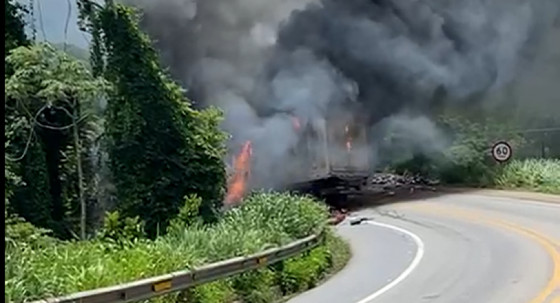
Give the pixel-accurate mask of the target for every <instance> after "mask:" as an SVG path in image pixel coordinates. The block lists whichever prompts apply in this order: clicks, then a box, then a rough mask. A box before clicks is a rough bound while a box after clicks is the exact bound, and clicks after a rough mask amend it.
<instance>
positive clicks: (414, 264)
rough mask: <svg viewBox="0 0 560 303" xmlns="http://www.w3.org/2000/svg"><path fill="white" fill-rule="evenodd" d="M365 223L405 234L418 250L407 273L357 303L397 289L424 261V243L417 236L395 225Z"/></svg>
mask: <svg viewBox="0 0 560 303" xmlns="http://www.w3.org/2000/svg"><path fill="white" fill-rule="evenodd" d="M364 223H367V224H371V225H377V226H380V227H385V228H389V229H392V230H396V231H398V232H400V233H403V234H405V235H407V236H409V237H411V238H412V240H414V242H416V245H417V247H418V249H417V250H416V256H414V259H413V260H412V262H411V263H410V265H409V266H408V267H407V268H406V270H405V271H403V272H402V273H401V275H400V276H398V277H397V278H396V279H395V280H393V281H392V282H391V283H389V284H387V285H385V286H384V287H383V288H381V289H379V290H377V291H376V292H374V293H372V294H371V295H369V296H367V297H365V298H363V299H362V300H360V301H358V302H356V303H368V302H370V301H371V300H373V299H375V298H377V297H379V296H381V295H382V294H384V293H385V292H387V291H388V290H389V289H391V288H393V287H395V286H396V285H397V284H399V283H400V282H402V281H403V280H404V279H406V278H407V277H408V276H409V275H410V274H411V273H412V272H413V271H414V269H416V267H417V266H418V264H420V261H421V260H422V257H424V242H422V239H420V237H418V236H417V235H415V234H413V233H412V232H410V231H408V230H406V229H403V228H400V227H397V226H393V225H389V224H384V223H378V222H371V221H366V222H364Z"/></svg>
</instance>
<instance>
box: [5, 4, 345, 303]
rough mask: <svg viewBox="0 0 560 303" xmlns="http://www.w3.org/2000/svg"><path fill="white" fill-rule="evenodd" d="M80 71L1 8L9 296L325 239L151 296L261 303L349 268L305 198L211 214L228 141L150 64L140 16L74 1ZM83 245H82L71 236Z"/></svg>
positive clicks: (34, 295)
mask: <svg viewBox="0 0 560 303" xmlns="http://www.w3.org/2000/svg"><path fill="white" fill-rule="evenodd" d="M78 4H79V7H80V19H81V20H80V25H81V26H82V27H83V28H84V29H86V30H88V31H89V32H90V33H91V34H92V36H93V39H92V41H93V42H92V47H91V50H90V56H89V59H90V64H86V63H85V62H82V61H83V59H84V58H85V57H86V56H85V54H84V53H83V52H79V50H76V49H74V48H72V47H71V46H70V47H69V48H68V49H67V50H66V52H64V51H63V50H61V47H60V45H58V46H53V45H50V44H48V43H40V44H39V43H35V42H33V41H29V40H28V39H27V37H26V36H25V32H24V31H23V29H24V22H23V21H22V20H23V16H24V14H25V13H26V11H25V9H24V7H23V6H20V5H18V4H16V2H15V1H10V0H6V3H5V5H6V32H5V39H6V41H5V42H6V53H5V65H6V67H7V69H6V70H7V71H6V73H5V76H6V77H5V78H6V80H5V95H6V97H5V109H6V114H5V122H6V123H5V134H6V140H5V148H6V153H5V160H6V166H5V176H6V179H5V194H6V199H5V209H4V215H5V227H6V235H5V245H6V250H5V259H4V260H5V268H4V270H5V289H6V291H5V300H6V301H7V302H22V301H27V300H35V299H40V298H44V297H51V296H58V295H63V294H68V293H72V292H76V291H82V290H87V289H93V288H97V287H103V286H110V285H114V284H117V283H123V282H129V281H134V280H137V279H141V278H146V277H151V276H155V275H158V274H163V273H168V272H171V271H175V270H182V269H188V268H192V267H194V266H199V265H203V264H208V263H211V262H214V261H217V260H224V259H228V258H231V257H234V256H241V255H247V254H251V253H256V252H259V251H262V250H265V249H267V248H271V247H276V246H279V245H283V244H287V243H289V242H292V241H294V240H296V239H300V238H303V237H305V236H308V235H311V234H314V233H320V232H324V234H325V241H324V242H323V243H322V244H321V245H320V246H318V247H316V248H314V249H313V250H311V251H309V252H306V253H304V254H303V255H301V256H298V257H296V258H293V259H291V260H286V261H285V262H281V263H279V264H275V265H273V266H270V267H268V268H262V269H258V270H255V271H253V272H248V273H244V274H241V275H238V276H235V277H231V278H229V279H225V280H222V281H217V282H215V283H211V284H208V285H201V286H199V287H196V288H193V289H189V290H187V291H185V292H182V293H176V294H170V295H167V296H165V297H162V298H158V299H154V300H153V301H154V302H178V301H179V302H182V301H185V300H188V302H201V303H206V302H233V301H234V300H242V301H243V302H270V301H273V300H279V299H281V298H283V297H285V296H287V295H290V294H293V293H294V292H298V291H302V290H305V289H308V288H310V287H313V286H314V285H316V284H317V283H319V281H320V280H321V279H323V278H324V277H326V276H327V275H329V274H331V273H332V272H333V271H334V270H338V269H340V268H342V266H343V265H344V263H345V262H346V261H347V260H348V257H349V250H348V246H347V245H346V244H345V243H344V242H342V240H340V239H339V238H336V237H335V236H334V235H333V233H332V231H331V230H330V229H329V228H328V227H327V226H326V219H327V216H328V212H327V210H326V208H325V207H324V206H323V205H322V204H321V203H318V201H316V200H314V199H312V198H310V197H301V196H295V195H290V194H276V193H268V194H267V193H255V194H252V195H251V196H249V197H247V198H246V199H245V200H244V203H243V205H242V206H241V207H238V208H235V209H231V210H228V211H225V212H224V211H223V210H221V208H220V207H221V203H222V198H223V194H224V188H225V180H226V174H225V169H224V167H225V166H224V162H223V158H224V153H225V139H226V135H225V134H224V133H223V132H221V131H220V129H219V123H220V120H221V113H220V111H219V110H217V109H215V108H208V109H205V110H195V109H193V108H192V107H191V104H190V101H189V100H188V99H187V98H186V97H185V96H184V94H183V90H182V89H181V88H180V87H179V86H178V85H177V84H175V83H174V82H173V81H172V80H171V79H170V77H169V76H168V75H167V74H166V72H165V71H164V70H163V69H162V67H161V66H160V64H159V60H158V56H157V54H156V52H155V51H154V49H153V48H152V46H151V42H150V40H149V39H148V38H147V36H146V35H145V34H144V33H142V32H141V31H140V30H139V28H138V21H137V16H136V13H135V12H134V11H133V10H131V9H130V8H128V7H126V6H124V5H121V4H114V3H112V2H110V1H108V3H107V4H106V5H97V4H94V3H93V2H91V1H88V0H80V1H78ZM78 239H79V240H78Z"/></svg>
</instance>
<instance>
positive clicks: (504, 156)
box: [492, 141, 512, 162]
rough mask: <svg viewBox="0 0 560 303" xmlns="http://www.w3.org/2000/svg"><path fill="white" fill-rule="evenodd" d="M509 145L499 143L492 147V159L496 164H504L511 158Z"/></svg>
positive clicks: (503, 142) (502, 142)
mask: <svg viewBox="0 0 560 303" xmlns="http://www.w3.org/2000/svg"><path fill="white" fill-rule="evenodd" d="M511 155H512V150H511V145H509V144H508V143H507V142H505V141H500V142H497V143H496V144H494V146H492V157H493V158H494V160H496V161H498V162H506V161H507V160H509V159H510V158H511Z"/></svg>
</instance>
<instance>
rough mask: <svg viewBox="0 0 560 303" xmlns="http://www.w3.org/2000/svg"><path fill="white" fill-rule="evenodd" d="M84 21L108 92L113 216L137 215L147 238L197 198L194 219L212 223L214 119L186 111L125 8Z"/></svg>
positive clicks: (217, 152) (212, 114)
mask: <svg viewBox="0 0 560 303" xmlns="http://www.w3.org/2000/svg"><path fill="white" fill-rule="evenodd" d="M89 19H90V23H91V26H92V27H93V28H92V30H96V31H97V32H96V33H97V34H98V35H99V37H101V38H99V39H100V42H101V43H100V45H98V47H100V49H102V50H103V51H100V50H98V51H96V54H97V56H95V58H98V57H99V52H101V53H102V55H103V60H99V58H98V60H97V62H94V65H95V64H97V65H98V66H94V67H95V68H96V69H98V70H100V71H102V72H103V75H104V76H105V78H106V79H107V80H108V81H110V82H111V83H112V84H113V85H114V87H115V90H114V92H113V94H111V96H110V99H109V102H108V107H107V110H106V123H105V127H106V130H105V131H106V136H107V139H108V152H109V157H110V161H111V170H112V173H113V177H114V182H115V185H116V188H117V197H118V209H119V210H120V211H121V212H122V213H123V215H125V216H139V217H140V218H141V219H142V220H143V221H145V224H146V231H147V233H148V234H149V235H150V236H152V237H153V236H155V235H156V234H157V233H158V232H159V233H161V232H162V231H164V230H165V229H166V227H167V225H168V222H169V220H170V218H171V217H173V216H174V215H175V214H176V213H177V212H178V210H179V208H180V207H181V206H182V205H183V202H184V199H185V197H186V196H187V195H189V194H197V195H198V196H199V197H201V198H202V203H201V205H200V212H199V213H200V215H201V216H202V217H203V218H204V219H205V221H212V220H213V219H214V218H215V213H216V210H217V208H218V207H219V206H220V205H221V201H222V196H223V191H224V187H225V167H224V164H223V156H224V151H225V146H224V139H225V136H224V134H223V133H222V132H221V131H220V129H219V122H220V118H221V114H220V112H219V111H218V110H217V109H214V108H210V109H207V110H204V111H196V110H194V109H192V108H191V106H190V101H189V100H188V99H186V97H184V95H183V92H182V90H181V88H180V87H179V86H178V85H177V84H175V83H174V82H173V81H172V80H171V79H170V78H169V77H168V75H166V74H165V73H164V72H163V71H162V68H161V67H160V64H159V61H158V57H157V54H156V52H155V50H154V49H153V47H152V45H151V42H150V40H149V39H148V37H147V36H146V35H145V34H144V33H142V32H141V31H140V29H139V28H138V21H137V19H136V14H135V12H134V11H133V10H132V9H130V8H127V7H125V6H122V5H117V4H115V5H112V4H108V5H106V6H105V7H103V8H100V9H99V10H97V11H95V12H94V13H93V12H90V14H89ZM101 46H102V47H101ZM99 64H102V66H99Z"/></svg>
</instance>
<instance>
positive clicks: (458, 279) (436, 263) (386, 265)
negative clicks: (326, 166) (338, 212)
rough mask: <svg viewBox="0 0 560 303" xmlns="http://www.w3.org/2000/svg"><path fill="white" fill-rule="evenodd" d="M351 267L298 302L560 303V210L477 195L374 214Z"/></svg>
mask: <svg viewBox="0 0 560 303" xmlns="http://www.w3.org/2000/svg"><path fill="white" fill-rule="evenodd" d="M353 216H367V217H370V218H372V220H371V221H369V222H368V223H362V224H361V225H355V226H350V225H349V224H348V223H347V222H345V223H343V224H341V225H340V226H339V227H337V228H338V232H339V234H340V235H342V236H343V237H344V238H346V239H347V240H348V241H349V242H350V244H351V246H352V250H353V257H352V259H351V260H350V262H349V264H348V265H347V266H346V267H345V268H344V269H343V270H342V271H341V272H340V273H338V274H337V275H335V276H334V277H332V278H331V279H329V280H328V281H326V282H325V283H324V284H322V285H320V286H319V287H317V288H315V289H312V290H310V291H308V292H306V293H303V294H301V295H299V296H297V297H295V298H293V299H292V300H290V301H289V302H290V303H300V302H302V303H303V302H305V303H313V302H318V303H319V302H321V303H326V302H334V303H367V302H379V303H389V302H391V303H401V302H402V303H415V302H435V303H436V302H437V303H560V204H553V203H542V202H532V201H524V200H516V199H509V198H499V197H488V196H479V195H472V194H450V195H445V196H440V197H437V198H430V199H423V200H417V201H412V202H404V203H396V204H390V205H385V206H382V207H378V208H375V209H374V208H368V209H365V210H362V211H359V212H357V213H354V214H353Z"/></svg>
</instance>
